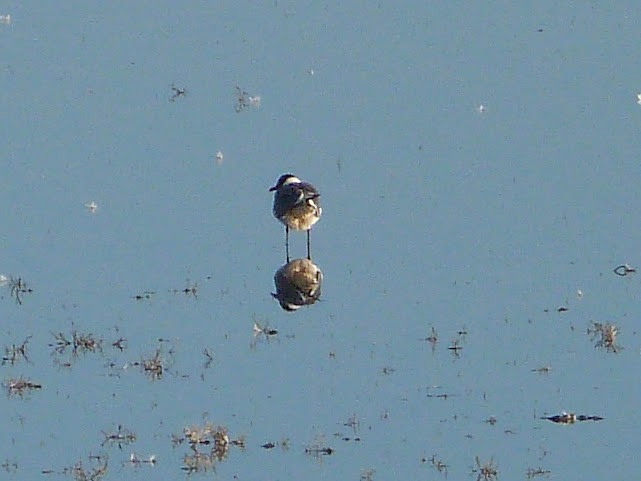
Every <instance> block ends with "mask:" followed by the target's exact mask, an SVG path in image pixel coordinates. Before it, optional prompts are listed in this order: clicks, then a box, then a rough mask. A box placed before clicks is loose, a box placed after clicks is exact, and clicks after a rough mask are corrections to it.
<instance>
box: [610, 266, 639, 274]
mask: <svg viewBox="0 0 641 481" xmlns="http://www.w3.org/2000/svg"><path fill="white" fill-rule="evenodd" d="M636 271H637V270H636V269H635V268H634V267H632V266H629V265H628V264H623V265H620V266H618V267H615V268H614V273H615V274H616V275H617V276H621V277H625V276H627V275H629V274H633V273H635V272H636Z"/></svg>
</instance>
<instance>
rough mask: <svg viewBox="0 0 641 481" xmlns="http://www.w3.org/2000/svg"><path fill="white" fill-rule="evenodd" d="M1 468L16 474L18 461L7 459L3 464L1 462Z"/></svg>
mask: <svg viewBox="0 0 641 481" xmlns="http://www.w3.org/2000/svg"><path fill="white" fill-rule="evenodd" d="M0 468H2V469H4V470H5V471H6V472H7V473H9V474H15V473H17V472H18V461H15V460H13V461H9V460H8V459H6V460H5V461H4V462H3V463H2V464H0Z"/></svg>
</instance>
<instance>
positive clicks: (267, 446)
mask: <svg viewBox="0 0 641 481" xmlns="http://www.w3.org/2000/svg"><path fill="white" fill-rule="evenodd" d="M275 447H276V445H275V444H274V443H272V442H271V441H270V442H268V443H265V444H263V445H261V448H263V449H272V448H275Z"/></svg>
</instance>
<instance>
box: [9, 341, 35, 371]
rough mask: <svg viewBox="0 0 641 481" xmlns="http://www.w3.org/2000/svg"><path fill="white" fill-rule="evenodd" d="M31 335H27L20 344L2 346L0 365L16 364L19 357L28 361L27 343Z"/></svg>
mask: <svg viewBox="0 0 641 481" xmlns="http://www.w3.org/2000/svg"><path fill="white" fill-rule="evenodd" d="M32 337H33V336H29V337H27V338H26V339H25V340H24V341H23V342H22V344H19V345H16V344H11V345H10V346H7V347H5V348H4V356H2V365H3V366H4V365H5V364H11V365H12V366H13V365H14V364H16V363H17V362H18V361H19V360H20V359H24V360H25V361H27V362H29V358H28V357H27V343H28V342H29V340H30V339H31V338H32Z"/></svg>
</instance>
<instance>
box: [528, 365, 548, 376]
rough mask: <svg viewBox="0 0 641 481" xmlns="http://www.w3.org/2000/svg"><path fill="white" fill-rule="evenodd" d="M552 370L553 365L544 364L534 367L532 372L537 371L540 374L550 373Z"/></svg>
mask: <svg viewBox="0 0 641 481" xmlns="http://www.w3.org/2000/svg"><path fill="white" fill-rule="evenodd" d="M551 370H552V367H551V366H542V367H537V368H535V369H532V372H536V373H538V374H549V373H550V371H551Z"/></svg>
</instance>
